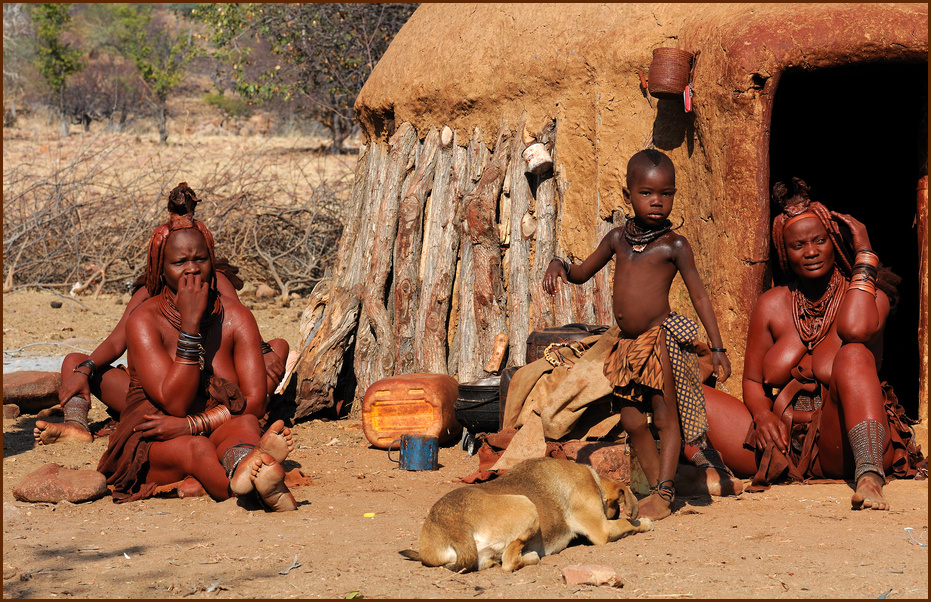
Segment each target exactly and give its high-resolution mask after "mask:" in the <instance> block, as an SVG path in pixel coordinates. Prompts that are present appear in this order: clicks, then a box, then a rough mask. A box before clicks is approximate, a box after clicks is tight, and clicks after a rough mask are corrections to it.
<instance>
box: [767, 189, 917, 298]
mask: <svg viewBox="0 0 931 602" xmlns="http://www.w3.org/2000/svg"><path fill="white" fill-rule="evenodd" d="M808 191H809V188H808V185H807V184H805V181H804V180H802V179H800V178H794V177H793V178H792V181H791V182H789V184H788V185H786V184H785V183H784V182H776V184H775V185H774V186H773V200H774V201H775V202H776V204H777V205H778V206H779V207H780V208H781V209H782V212H781V213H779V215H777V216H776V217H775V218H774V219H773V246H774V247H775V248H776V256H777V257H778V259H779V268H780V269H781V270H782V273H783V274H785V275H786V277H789V278H792V277H793V272H792V268H791V267H790V266H789V258H788V255H787V253H786V243H785V223H786V221H788V220H789V219H790V218H793V217H795V216H796V215H800V214H802V213H805V212H806V211H808V212H810V213H812V214H814V216H815V217H816V218H818V220H819V221H820V222H821V225H823V226H824V229H825V230H826V231H827V233H828V237H829V238H830V239H831V243H832V244H833V245H834V264H835V265H836V266H837V267H838V269H840V271H841V273H842V274H843V275H844V278H847V279H850V274H851V271H852V268H853V263H854V257H855V255H856V252H855V250H854V248H853V245H852V244H851V242H849V241H848V240H847V238H845V236H844V233H843V231H842V230H841V228H840V223H838V222H837V221H836V220H835V219H834V218H833V217H832V216H831V212H830V210H828V208H827V207H825V206H824V205H823V204H821V203H819V202H818V201H812V200H811V198H810V197H809V195H808ZM901 281H902V278H901V277H900V276H898V275H896V274H895V273H894V272H893V271H892V270H890V269H889V268H887V267H885V266H883V265H882V264H880V266H879V275H878V277H877V280H876V286H877V288H879V289H880V290H882V291H883V292H884V293H886V296H887V297H889V306H890V311H891V310H894V309H895V306H896V303H898V300H899V291H898V286H899V283H900V282H901Z"/></svg>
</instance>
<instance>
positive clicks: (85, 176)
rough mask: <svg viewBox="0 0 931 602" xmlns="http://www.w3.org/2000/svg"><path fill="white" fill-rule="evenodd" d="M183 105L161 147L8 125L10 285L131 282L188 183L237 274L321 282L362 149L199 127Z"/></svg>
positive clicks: (130, 137) (134, 136)
mask: <svg viewBox="0 0 931 602" xmlns="http://www.w3.org/2000/svg"><path fill="white" fill-rule="evenodd" d="M181 109H183V107H181ZM175 114H180V115H181V117H179V118H178V119H176V120H175V122H174V123H173V124H172V126H173V130H172V131H173V134H172V138H171V139H170V140H169V144H168V145H164V146H162V145H158V144H157V134H155V133H154V132H147V131H138V132H133V131H128V132H125V133H122V134H117V133H107V132H104V131H103V128H102V126H97V128H96V129H97V131H95V132H92V133H91V134H83V133H78V132H76V131H75V130H74V129H73V130H72V135H71V136H69V137H68V138H67V139H64V140H62V139H59V137H58V136H57V135H56V134H55V133H54V130H55V129H56V128H55V126H54V125H52V126H51V127H46V125H45V124H44V123H42V121H44V120H41V118H33V119H32V120H31V122H30V121H20V123H18V124H17V127H16V128H9V129H4V133H3V234H4V240H3V253H4V262H3V263H4V265H3V269H4V290H13V289H15V288H19V287H23V286H41V287H58V288H65V289H69V288H72V287H74V286H75V283H77V282H80V285H79V286H78V289H81V290H84V289H87V290H93V291H95V292H100V291H102V290H107V291H108V292H115V291H123V290H125V287H126V285H127V283H130V282H131V281H132V280H133V279H135V278H136V277H137V276H138V275H139V274H141V273H142V271H143V269H144V259H145V245H146V243H147V241H148V236H149V234H150V233H151V231H152V229H153V228H154V227H155V226H156V225H158V224H159V223H161V222H162V221H164V220H165V217H166V212H165V204H166V198H167V193H168V191H169V190H170V189H171V188H172V187H174V186H175V185H176V184H177V183H178V182H181V181H186V182H188V184H189V185H190V186H191V187H192V188H193V189H194V190H196V191H197V193H198V195H199V196H200V197H201V198H202V199H203V202H202V203H201V204H200V205H199V206H198V209H197V217H198V218H199V219H201V220H203V221H204V222H205V223H206V224H207V225H208V227H210V229H211V231H212V232H213V233H214V236H215V238H216V239H217V249H218V254H219V255H221V256H226V257H228V258H229V259H230V261H231V262H232V263H234V264H237V265H239V266H240V267H241V271H240V276H241V277H243V278H244V279H247V280H251V281H258V282H266V283H268V284H271V285H272V286H277V288H279V290H280V291H281V293H282V294H283V295H287V294H288V293H289V292H295V291H296V292H301V291H307V290H309V289H310V288H311V287H312V286H313V284H314V282H315V281H316V280H317V279H319V278H320V277H321V276H322V275H323V270H324V269H325V268H326V267H327V266H328V265H329V264H330V262H331V260H332V255H333V253H335V251H336V247H337V244H338V241H339V235H340V233H341V231H342V224H343V208H344V207H345V206H346V201H347V197H348V192H349V189H350V185H351V178H352V170H353V167H354V164H355V159H356V156H355V155H343V156H332V155H328V154H326V153H323V152H321V150H320V149H321V148H323V147H324V146H325V144H326V140H324V139H321V138H311V137H301V136H293V137H258V136H249V137H241V136H235V135H200V134H193V133H191V132H192V131H194V130H198V129H202V128H198V123H203V121H204V119H205V118H206V117H205V116H204V115H203V114H201V115H194V116H192V113H191V111H190V110H186V111H184V110H176V111H175ZM182 132H187V133H182Z"/></svg>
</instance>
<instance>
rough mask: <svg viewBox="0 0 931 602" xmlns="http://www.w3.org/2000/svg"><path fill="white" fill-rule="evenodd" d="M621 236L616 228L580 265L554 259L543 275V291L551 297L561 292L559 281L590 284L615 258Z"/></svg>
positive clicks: (561, 259)
mask: <svg viewBox="0 0 931 602" xmlns="http://www.w3.org/2000/svg"><path fill="white" fill-rule="evenodd" d="M618 236H620V230H619V229H618V228H614V229H613V230H611V231H610V232H608V233H607V234H606V235H605V237H604V238H602V239H601V243H599V245H598V247H597V248H596V249H595V250H594V252H592V254H591V255H589V256H588V257H587V258H586V259H585V261H583V262H582V263H580V264H578V265H573V264H571V263H569V261H568V260H566V259H563V258H561V257H554V258H553V260H552V261H550V265H549V267H548V268H546V273H545V274H544V275H543V290H544V291H546V292H547V293H549V294H551V295H555V294H556V291H557V290H559V280H560V279H561V280H562V281H563V282H571V283H572V284H582V283H584V282H588V279H589V278H591V277H592V276H594V275H595V274H597V273H598V270H600V269H601V268H603V267H605V265H607V263H608V262H609V261H610V260H611V257H613V256H614V250H615V249H616V248H617V247H616V245H617V237H618Z"/></svg>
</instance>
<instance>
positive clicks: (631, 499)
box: [624, 485, 640, 520]
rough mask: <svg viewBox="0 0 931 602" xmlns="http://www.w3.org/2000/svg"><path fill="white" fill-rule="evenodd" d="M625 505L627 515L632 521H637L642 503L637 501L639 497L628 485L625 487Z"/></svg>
mask: <svg viewBox="0 0 931 602" xmlns="http://www.w3.org/2000/svg"><path fill="white" fill-rule="evenodd" d="M624 505H626V506H627V514H628V515H629V518H630V520H635V519H636V518H637V517H638V516H639V515H640V502H638V501H637V496H635V495H634V492H633V491H631V489H630V487H628V486H627V485H624Z"/></svg>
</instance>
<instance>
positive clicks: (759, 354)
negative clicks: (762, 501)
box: [707, 178, 927, 510]
mask: <svg viewBox="0 0 931 602" xmlns="http://www.w3.org/2000/svg"><path fill="white" fill-rule="evenodd" d="M773 192H774V196H775V199H776V201H777V202H778V203H779V204H780V206H782V207H783V213H782V214H780V215H778V216H777V217H776V219H775V220H774V222H773V245H774V247H775V248H776V252H777V255H778V258H779V266H780V268H781V269H782V272H783V273H784V274H786V275H787V276H788V277H789V278H790V282H789V283H788V284H786V285H783V286H776V287H774V288H772V289H770V290H768V291H766V292H765V293H763V294H762V295H761V296H760V298H759V300H758V301H757V303H756V306H755V307H754V310H753V314H752V316H751V318H750V327H749V331H748V335H747V352H746V357H745V364H744V374H743V396H744V403H740V401H739V400H737V399H734V398H732V397H730V396H727V395H713V396H709V398H708V400H707V401H708V408H707V410H708V419H709V423H710V424H711V429H710V430H709V432H708V436H709V438H710V439H711V441H712V443H713V444H714V446H715V448H717V449H718V451H719V452H721V454H722V456H723V458H724V461H725V463H726V464H727V465H728V467H730V468H731V470H733V471H734V472H735V474H737V475H738V476H741V477H749V476H751V475H753V485H752V486H751V488H750V489H749V490H751V491H752V490H754V489H755V488H756V489H759V488H766V487H768V486H769V484H771V483H773V482H774V481H776V480H777V479H780V478H783V477H788V478H789V479H791V480H803V479H809V478H829V479H851V478H852V479H853V480H854V481H855V484H856V485H855V489H856V491H855V493H854V494H853V497H852V498H851V505H852V507H853V508H854V509H861V508H872V509H875V510H887V509H888V508H889V503H888V502H887V501H886V499H885V497H884V496H883V485H884V484H885V482H886V479H887V478H890V477H895V478H905V477H913V476H916V474H918V473H919V464H920V463H922V456H921V452H920V451H919V450H918V449H917V448H916V446H915V443H914V441H913V438H914V437H913V434H912V431H911V429H910V428H909V426H908V423H907V419H906V417H905V413H904V411H903V409H902V407H901V406H900V405H899V403H898V400H897V399H896V397H895V394H894V393H893V392H892V388H891V387H890V386H889V385H888V384H887V383H882V382H880V380H879V376H878V372H879V368H880V365H881V363H882V349H883V329H884V327H885V324H886V318H887V317H888V316H889V313H890V311H891V310H892V309H894V307H895V303H896V300H897V293H896V288H897V284H898V282H899V280H900V279H899V277H898V276H896V275H895V274H893V273H892V272H891V271H890V270H889V269H888V268H885V267H883V266H882V264H881V263H880V262H879V258H878V256H877V255H876V253H875V252H873V251H872V250H871V248H870V240H869V235H868V233H867V230H866V227H865V226H864V225H863V224H862V223H860V222H859V221H857V220H856V219H854V218H853V217H851V216H849V215H844V214H840V213H837V212H834V211H829V210H828V209H827V208H826V207H825V206H824V205H822V204H821V203H818V202H816V201H811V200H810V199H809V196H808V187H807V186H806V185H805V182H803V181H802V180H799V179H798V178H793V181H792V182H791V183H790V184H789V186H786V185H785V184H783V183H782V182H780V183H777V184H776V185H775V186H774V187H773ZM842 229H847V230H849V234H850V236H849V237H845V235H844V234H842ZM850 239H852V240H850ZM848 240H850V242H848ZM715 426H718V428H715ZM924 467H925V468H924V474H925V475H926V474H927V463H926V462H925V463H924Z"/></svg>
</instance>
